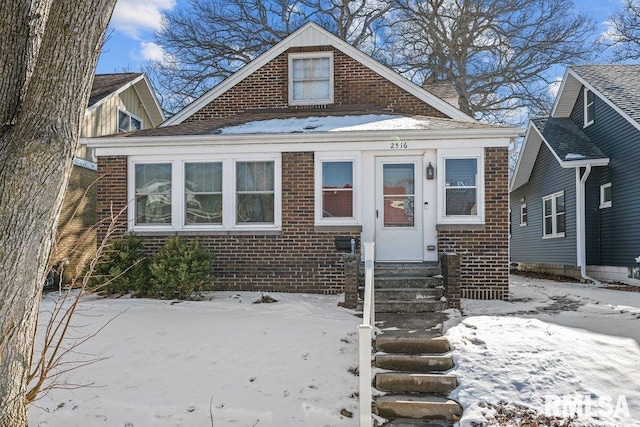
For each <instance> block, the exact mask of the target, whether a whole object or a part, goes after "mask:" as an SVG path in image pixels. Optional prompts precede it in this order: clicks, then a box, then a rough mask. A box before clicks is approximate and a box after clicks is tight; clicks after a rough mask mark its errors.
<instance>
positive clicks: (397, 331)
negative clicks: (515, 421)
mask: <svg viewBox="0 0 640 427" xmlns="http://www.w3.org/2000/svg"><path fill="white" fill-rule="evenodd" d="M375 268H376V270H375V289H376V295H375V308H376V320H377V322H376V325H378V326H380V328H381V329H382V332H381V334H379V335H378V336H377V337H376V340H375V349H376V354H375V367H376V368H377V370H378V372H377V374H376V375H375V379H374V384H373V385H374V387H375V388H376V389H377V390H379V391H380V392H382V393H383V394H384V395H382V396H378V397H377V398H376V399H375V404H374V410H375V412H376V413H377V414H378V415H379V416H381V417H383V418H386V419H388V422H387V423H386V424H385V427H417V426H421V427H444V426H451V425H453V422H454V421H455V420H457V419H458V418H459V417H460V415H461V414H462V407H461V406H460V405H459V404H458V403H457V402H455V401H453V400H451V399H449V398H448V397H447V395H448V394H449V393H451V392H452V391H453V390H454V389H455V388H456V387H457V385H458V384H457V379H456V377H455V375H452V374H449V373H447V371H449V370H451V369H452V368H453V367H454V363H453V358H452V356H451V346H450V344H449V341H448V340H447V339H446V338H445V337H443V336H442V333H441V332H442V321H443V320H444V319H446V317H447V316H446V315H445V314H444V313H442V310H444V309H446V308H447V307H446V305H447V301H446V299H445V298H444V289H443V287H442V279H441V278H440V277H439V276H438V273H439V270H438V269H437V267H436V266H434V265H425V264H419V265H415V264H414V265H411V264H408V265H401V264H392V265H389V264H382V265H381V266H380V265H378V264H377V263H376V266H375Z"/></svg>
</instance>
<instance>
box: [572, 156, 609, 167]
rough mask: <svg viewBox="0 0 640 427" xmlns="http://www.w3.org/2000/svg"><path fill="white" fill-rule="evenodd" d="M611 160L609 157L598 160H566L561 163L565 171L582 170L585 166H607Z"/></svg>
mask: <svg viewBox="0 0 640 427" xmlns="http://www.w3.org/2000/svg"><path fill="white" fill-rule="evenodd" d="M609 161H610V159H609V158H608V157H603V158H598V159H581V160H564V161H561V162H560V167H562V168H564V169H571V168H582V167H585V166H589V165H590V166H607V165H609Z"/></svg>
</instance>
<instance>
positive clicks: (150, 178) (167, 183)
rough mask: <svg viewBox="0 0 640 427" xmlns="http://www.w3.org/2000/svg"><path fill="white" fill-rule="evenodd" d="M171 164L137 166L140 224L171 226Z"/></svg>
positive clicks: (136, 198)
mask: <svg viewBox="0 0 640 427" xmlns="http://www.w3.org/2000/svg"><path fill="white" fill-rule="evenodd" d="M171 175H172V174H171V163H138V164H136V165H135V190H134V191H135V217H134V218H133V219H134V223H135V224H136V225H139V224H149V225H152V224H156V225H166V224H171V220H172V217H171V206H172V185H171V183H172V181H171Z"/></svg>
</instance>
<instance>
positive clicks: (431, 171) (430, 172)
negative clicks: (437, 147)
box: [427, 162, 436, 179]
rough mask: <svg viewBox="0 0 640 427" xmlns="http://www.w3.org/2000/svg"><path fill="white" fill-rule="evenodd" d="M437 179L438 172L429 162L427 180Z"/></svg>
mask: <svg viewBox="0 0 640 427" xmlns="http://www.w3.org/2000/svg"><path fill="white" fill-rule="evenodd" d="M435 177H436V170H435V169H434V167H433V165H432V164H431V162H429V166H427V179H434V178H435Z"/></svg>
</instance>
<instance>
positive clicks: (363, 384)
mask: <svg viewBox="0 0 640 427" xmlns="http://www.w3.org/2000/svg"><path fill="white" fill-rule="evenodd" d="M372 332H373V328H372V327H371V325H359V326H358V347H359V357H360V367H359V373H358V374H359V382H360V384H359V386H360V396H359V399H360V427H371V426H372V422H373V421H372V418H371V334H372Z"/></svg>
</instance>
